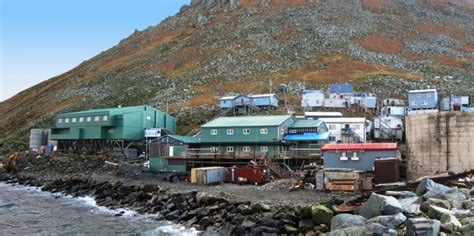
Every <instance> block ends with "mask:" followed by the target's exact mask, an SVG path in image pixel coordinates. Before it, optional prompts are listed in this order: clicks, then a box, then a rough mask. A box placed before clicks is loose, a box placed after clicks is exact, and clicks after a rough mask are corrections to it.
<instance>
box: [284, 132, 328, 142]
mask: <svg viewBox="0 0 474 236" xmlns="http://www.w3.org/2000/svg"><path fill="white" fill-rule="evenodd" d="M328 137H329V132H324V133H304V134H287V135H285V137H284V138H283V140H285V141H319V140H328Z"/></svg>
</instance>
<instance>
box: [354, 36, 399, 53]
mask: <svg viewBox="0 0 474 236" xmlns="http://www.w3.org/2000/svg"><path fill="white" fill-rule="evenodd" d="M354 42H355V43H356V44H358V45H360V46H362V47H364V48H366V49H369V50H371V51H376V52H383V53H389V54H399V53H400V52H401V51H402V50H403V45H402V42H401V41H400V40H398V39H391V38H387V37H382V36H380V35H378V34H371V35H369V37H367V38H366V39H356V40H354Z"/></svg>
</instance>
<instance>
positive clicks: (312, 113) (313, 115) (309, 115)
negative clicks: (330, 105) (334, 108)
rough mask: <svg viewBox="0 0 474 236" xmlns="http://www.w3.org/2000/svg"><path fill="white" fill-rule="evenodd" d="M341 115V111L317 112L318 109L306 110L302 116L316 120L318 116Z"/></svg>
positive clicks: (331, 116)
mask: <svg viewBox="0 0 474 236" xmlns="http://www.w3.org/2000/svg"><path fill="white" fill-rule="evenodd" d="M335 117H342V113H341V112H319V111H306V112H305V113H304V118H305V119H306V120H317V119H319V118H335Z"/></svg>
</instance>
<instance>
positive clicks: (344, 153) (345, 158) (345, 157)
mask: <svg viewBox="0 0 474 236" xmlns="http://www.w3.org/2000/svg"><path fill="white" fill-rule="evenodd" d="M339 160H341V161H347V156H346V152H342V153H341V157H340V158H339Z"/></svg>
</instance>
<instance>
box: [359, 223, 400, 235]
mask: <svg viewBox="0 0 474 236" xmlns="http://www.w3.org/2000/svg"><path fill="white" fill-rule="evenodd" d="M365 235H383V236H397V235H398V234H397V231H395V230H394V229H390V228H388V227H386V226H384V225H381V224H379V223H374V222H372V223H367V226H366V232H365Z"/></svg>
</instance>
